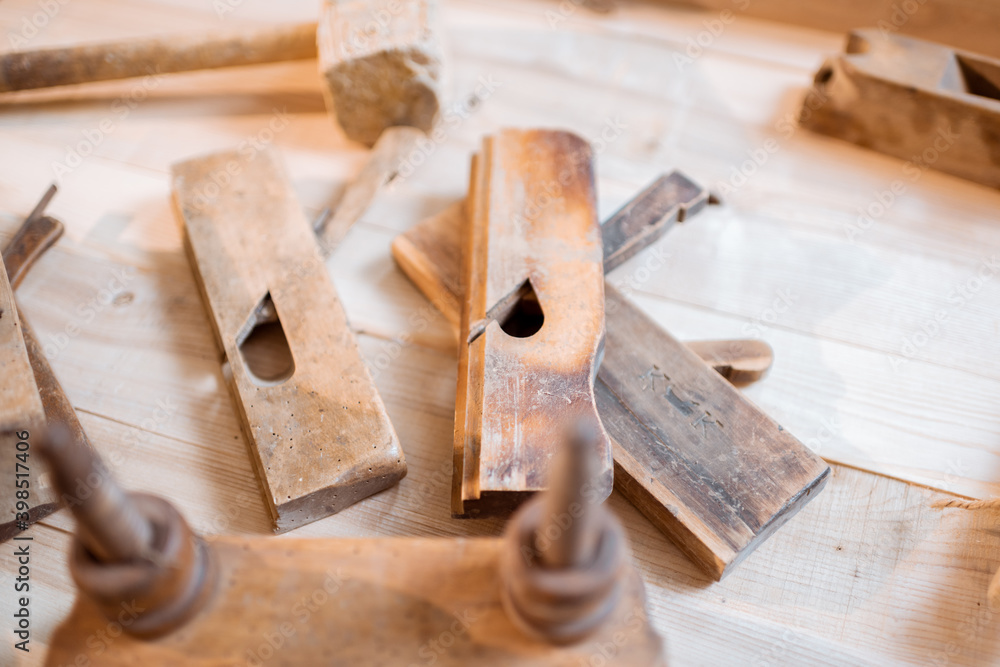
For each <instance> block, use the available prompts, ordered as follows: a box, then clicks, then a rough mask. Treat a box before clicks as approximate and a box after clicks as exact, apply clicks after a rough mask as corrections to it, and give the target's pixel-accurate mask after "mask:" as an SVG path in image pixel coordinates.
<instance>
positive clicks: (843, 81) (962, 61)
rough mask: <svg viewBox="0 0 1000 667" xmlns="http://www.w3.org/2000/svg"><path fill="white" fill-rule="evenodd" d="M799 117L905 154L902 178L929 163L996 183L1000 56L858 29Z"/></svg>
mask: <svg viewBox="0 0 1000 667" xmlns="http://www.w3.org/2000/svg"><path fill="white" fill-rule="evenodd" d="M799 120H800V123H801V124H802V125H803V126H804V127H807V128H809V129H811V130H813V131H815V132H821V133H823V134H828V135H830V136H833V137H837V138H839V139H844V140H846V141H850V142H853V143H855V144H858V145H860V146H864V147H865V148H872V149H874V150H877V151H879V152H882V153H886V154H888V155H892V156H894V157H898V158H900V159H903V160H907V164H906V166H904V168H903V176H904V177H905V178H906V180H915V179H916V178H919V177H920V174H921V173H922V172H923V171H924V170H925V169H927V168H931V167H933V168H934V169H937V170H939V171H943V172H946V173H949V174H954V175H955V176H960V177H962V178H967V179H969V180H970V181H975V182H977V183H982V184H983V185H988V186H990V187H993V188H996V187H1000V148H998V146H1000V141H998V138H1000V59H996V58H987V57H985V56H980V55H976V54H974V53H968V52H964V51H957V50H955V49H952V48H950V47H947V46H942V45H940V44H934V43H931V42H925V41H922V40H919V39H914V38H912V37H903V36H900V35H894V34H888V35H887V34H885V33H884V32H882V31H879V30H876V29H869V30H856V31H854V32H851V33H850V35H849V36H848V39H847V45H846V47H845V49H844V54H843V55H840V56H837V57H835V58H831V59H828V60H827V61H826V62H825V63H824V64H823V66H822V67H820V69H819V71H818V72H817V73H816V77H815V80H814V83H813V89H812V90H811V91H810V93H809V94H808V95H807V96H806V98H805V102H804V104H803V107H802V111H801V113H800V118H799ZM900 184H901V185H904V187H905V183H904V182H903V181H902V180H901V181H900ZM893 192H894V193H895V192H896V187H895V185H894V187H893ZM897 194H898V193H897Z"/></svg>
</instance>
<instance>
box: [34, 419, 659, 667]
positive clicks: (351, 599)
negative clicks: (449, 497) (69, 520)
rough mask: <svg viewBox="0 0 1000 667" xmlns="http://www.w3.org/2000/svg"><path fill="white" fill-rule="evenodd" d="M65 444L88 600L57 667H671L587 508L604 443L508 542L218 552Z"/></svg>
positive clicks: (77, 554)
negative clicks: (588, 486)
mask: <svg viewBox="0 0 1000 667" xmlns="http://www.w3.org/2000/svg"><path fill="white" fill-rule="evenodd" d="M59 438H60V434H59V432H58V431H56V432H55V433H53V437H52V438H50V439H49V440H48V441H47V442H46V444H45V446H44V447H43V448H42V453H43V454H44V455H45V456H46V458H47V460H48V464H49V466H50V467H51V469H52V471H53V479H54V480H55V482H56V484H57V486H58V487H59V488H60V490H61V491H62V493H63V495H64V497H67V498H73V499H77V500H78V502H74V503H73V504H72V509H73V513H74V515H75V516H76V518H77V523H78V529H77V534H76V536H75V538H74V541H73V546H72V551H71V554H70V573H71V574H72V575H73V579H74V581H76V583H77V586H78V587H79V589H80V593H79V595H78V597H77V600H76V603H75V605H74V607H73V610H72V612H71V613H70V615H69V617H68V618H66V620H65V621H64V622H63V623H62V625H61V626H60V627H59V628H58V629H57V630H56V631H55V633H54V634H53V636H52V639H51V641H50V648H49V654H48V656H47V660H46V664H48V665H52V666H53V667H54V666H57V665H70V664H85V663H84V662H82V661H86V664H101V665H104V666H110V667H114V666H119V665H121V666H124V665H161V666H164V667H169V666H171V665H176V666H180V665H185V666H194V667H198V666H203V667H209V666H212V667H215V666H217V665H232V664H248V665H263V664H275V665H277V664H281V665H316V664H343V665H362V664H363V665H372V666H378V665H385V666H389V665H411V664H436V665H469V664H476V665H491V666H494V665H495V666H500V665H535V666H539V667H540V666H548V665H561V666H565V667H570V666H575V665H581V664H601V665H620V666H623V667H640V666H641V667H647V666H654V665H662V664H664V649H663V642H662V640H661V639H660V637H658V636H657V635H656V633H655V631H654V630H653V628H652V626H651V625H650V623H649V621H648V618H647V614H646V604H645V595H644V593H643V585H642V580H641V578H640V577H639V575H638V573H637V572H636V571H635V569H634V567H633V566H632V564H631V559H630V558H629V557H628V552H627V547H626V545H625V541H624V535H623V531H622V529H621V526H620V525H619V524H618V522H617V521H616V520H615V519H614V517H613V516H612V515H610V514H609V513H607V512H606V511H604V510H603V508H602V507H600V506H597V505H593V504H591V503H590V502H586V500H585V494H584V492H583V491H582V489H583V488H584V486H585V483H586V481H587V477H588V475H589V474H590V471H589V468H590V466H589V465H588V464H587V457H586V456H584V455H583V454H585V453H592V452H593V446H592V443H590V442H586V441H584V442H581V443H577V444H576V446H573V445H572V444H571V445H570V446H568V447H566V450H567V452H569V453H573V454H576V456H573V457H568V459H564V460H563V464H564V466H563V469H562V471H561V473H560V471H557V473H556V475H555V478H556V481H555V485H554V486H555V488H556V489H557V491H556V492H555V493H554V494H552V495H551V496H549V497H547V498H546V497H544V496H540V497H538V498H536V499H535V500H536V502H535V503H534V504H532V505H529V506H527V507H525V508H524V510H523V512H522V513H520V514H518V515H517V516H516V517H515V518H514V520H513V521H512V522H511V524H510V526H509V527H508V531H507V534H506V536H505V537H504V538H479V539H430V538H423V539H414V538H385V539H338V540H315V539H314V540H305V539H287V540H273V539H267V538H253V537H250V538H248V537H215V538H209V539H207V540H202V539H201V538H199V537H198V536H197V535H195V534H193V533H192V532H191V530H190V529H189V528H188V526H187V524H186V522H185V521H184V519H183V518H182V517H181V515H180V514H178V513H177V511H176V510H175V509H174V508H173V507H172V506H171V505H170V504H169V503H168V502H166V501H165V500H163V499H161V498H157V497H155V496H149V495H145V494H126V493H124V492H123V491H122V490H121V489H120V488H119V487H118V486H117V484H116V483H115V481H114V479H112V478H111V477H110V475H108V474H107V471H106V470H105V469H104V467H103V466H102V465H101V464H100V462H99V461H98V460H97V458H96V456H95V455H94V454H93V453H92V452H91V451H90V450H87V449H84V448H76V447H74V446H73V445H72V444H71V443H69V442H66V441H61V440H60V439H59ZM80 480H92V484H91V485H90V486H89V487H88V489H87V494H86V496H85V497H84V496H82V495H81V496H79V497H77V496H76V495H75V494H76V492H75V491H74V489H76V488H77V485H78V484H79V481H80ZM553 528H555V529H556V530H554V529H553ZM234 619H238V622H234Z"/></svg>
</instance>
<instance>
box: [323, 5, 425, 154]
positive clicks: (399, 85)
mask: <svg viewBox="0 0 1000 667" xmlns="http://www.w3.org/2000/svg"><path fill="white" fill-rule="evenodd" d="M437 11H438V10H437V0H418V1H414V0H410V1H407V2H399V1H398V0H389V1H385V0H383V1H382V2H378V1H376V2H371V1H369V0H325V2H324V4H323V14H322V17H321V19H320V22H319V29H318V31H317V33H316V38H317V41H318V44H319V62H320V72H321V73H322V74H323V77H324V79H325V80H326V87H325V88H324V89H323V92H324V94H325V95H326V96H327V102H328V106H329V108H330V109H331V110H332V111H333V113H334V115H335V116H336V118H337V122H338V123H339V124H340V127H341V128H343V130H344V133H345V134H347V136H349V137H350V138H352V139H354V140H355V141H360V142H361V143H364V144H367V145H369V146H370V145H372V144H374V143H375V141H376V140H377V139H378V137H379V135H380V134H381V133H382V131H383V130H385V129H386V128H387V127H392V126H394V125H412V126H414V127H418V128H420V129H421V130H423V131H425V132H429V131H430V130H431V128H432V127H433V126H434V120H435V119H436V118H437V116H438V112H439V111H440V106H441V101H440V100H441V97H442V90H441V86H442V78H443V71H442V70H443V64H444V54H443V52H442V50H441V44H440V34H439V33H440V28H439V19H438V16H437Z"/></svg>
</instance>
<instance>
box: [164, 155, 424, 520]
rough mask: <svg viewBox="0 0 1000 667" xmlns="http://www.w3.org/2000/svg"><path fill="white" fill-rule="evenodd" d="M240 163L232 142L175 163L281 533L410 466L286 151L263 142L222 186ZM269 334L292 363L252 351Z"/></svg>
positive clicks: (211, 305)
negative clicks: (284, 159) (280, 153)
mask: <svg viewBox="0 0 1000 667" xmlns="http://www.w3.org/2000/svg"><path fill="white" fill-rule="evenodd" d="M234 162H235V163H236V164H241V163H240V158H239V156H238V155H237V153H235V152H224V153H217V154H214V155H211V156H208V157H205V158H200V159H195V160H190V161H188V162H183V163H180V164H177V165H175V166H174V168H173V178H174V200H175V203H176V206H177V210H178V214H179V216H180V217H181V219H182V220H183V223H184V231H185V241H186V247H187V248H188V252H189V254H190V256H191V263H192V266H193V267H194V269H195V276H196V278H197V281H198V284H199V285H200V287H201V289H202V292H203V296H204V299H205V303H206V306H207V307H208V310H209V315H210V320H211V322H212V325H213V328H214V330H215V333H216V338H217V340H218V342H219V346H220V348H221V349H222V350H223V352H224V354H225V360H226V362H227V369H226V373H227V376H228V379H229V381H230V385H231V387H232V389H233V394H234V398H235V399H236V403H237V406H238V408H239V411H240V414H241V416H242V418H243V423H244V426H245V428H246V434H247V438H248V443H249V445H250V458H251V460H252V461H253V464H254V467H255V468H256V470H257V474H258V477H259V479H260V481H261V484H262V487H263V490H264V495H265V497H266V499H267V503H268V506H269V507H270V509H271V514H272V518H273V519H274V523H275V530H276V531H278V532H283V531H287V530H290V529H292V528H296V527H298V526H301V525H303V524H305V523H308V522H310V521H315V520H317V519H320V518H323V517H325V516H329V515H330V514H333V513H335V512H339V511H340V510H342V509H343V508H345V507H347V506H349V505H351V504H353V503H355V502H357V501H359V500H361V499H363V498H366V497H368V496H370V495H372V494H373V493H377V492H378V491H382V490H383V489H386V488H388V487H390V486H393V485H394V484H396V482H398V481H399V480H400V479H401V478H402V477H403V476H404V475H405V474H406V465H405V463H404V462H403V452H402V449H401V448H400V445H399V439H398V438H397V436H396V433H395V431H394V430H393V428H392V425H391V424H390V422H389V418H388V415H387V414H386V412H385V406H384V405H383V403H382V400H381V398H380V397H379V395H378V391H377V389H376V388H375V384H374V382H373V380H372V377H371V375H370V373H369V372H368V369H367V368H366V366H365V364H364V362H363V360H362V358H361V354H360V352H359V351H358V349H357V343H356V342H355V339H354V335H353V333H352V332H351V330H350V327H349V326H348V324H347V319H346V316H345V315H344V310H343V307H342V306H341V304H340V301H339V299H338V298H337V294H336V291H335V290H334V288H333V285H332V284H331V283H330V280H329V276H328V275H327V272H326V267H325V266H324V264H323V260H322V258H321V256H320V252H319V249H318V247H317V244H316V240H315V238H314V237H313V234H312V230H311V229H310V227H309V223H308V222H307V221H306V219H305V217H304V216H303V214H302V211H301V209H300V208H299V205H298V203H297V201H296V199H295V195H294V192H293V190H292V188H291V185H290V184H289V182H288V179H287V176H286V175H285V172H284V169H283V167H282V166H281V164H280V163H279V161H278V158H277V157H276V155H275V154H274V153H273V152H271V151H264V152H261V153H259V154H258V155H257V156H256V158H255V159H254V160H252V161H250V162H246V163H242V168H241V170H240V171H239V172H238V173H237V174H236V175H234V176H232V178H231V180H230V181H229V182H228V183H227V184H225V185H224V186H221V187H220V186H219V185H218V184H217V183H216V180H215V176H217V175H218V174H220V173H228V172H227V171H226V170H227V167H228V166H229V165H231V164H232V163H234ZM272 320H276V321H272ZM269 334H270V335H271V336H272V337H273V338H274V339H276V342H277V346H276V349H277V350H279V351H283V352H284V355H283V356H281V355H278V356H275V355H272V356H271V361H275V360H276V359H277V360H278V361H283V362H284V363H283V364H282V363H278V364H275V365H270V366H268V365H264V364H260V363H259V359H255V358H254V355H253V354H252V350H253V347H254V346H255V341H260V340H265V341H266V339H267V337H268V335H269Z"/></svg>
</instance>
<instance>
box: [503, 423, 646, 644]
mask: <svg viewBox="0 0 1000 667" xmlns="http://www.w3.org/2000/svg"><path fill="white" fill-rule="evenodd" d="M596 438H597V434H596V433H595V432H594V431H593V429H592V428H590V429H588V428H579V429H578V430H577V431H576V432H574V433H573V434H572V436H571V437H570V438H569V440H568V442H567V444H566V447H565V448H564V449H563V451H561V452H560V453H559V455H558V456H557V458H556V468H555V470H554V474H553V476H552V485H551V487H550V489H549V490H548V491H546V492H544V493H542V494H539V495H538V496H536V497H535V498H533V499H532V500H531V501H529V502H528V503H527V504H526V505H524V507H522V508H521V510H520V511H519V512H518V513H517V514H516V515H515V516H514V517H513V518H512V519H511V523H510V525H509V526H508V528H507V533H506V537H505V549H504V551H503V553H502V554H501V560H500V578H501V582H502V584H501V585H502V586H503V590H502V593H501V595H502V600H503V605H504V608H505V609H506V611H507V614H508V616H509V617H510V619H511V620H512V621H513V622H514V623H515V624H516V625H518V626H519V627H520V628H521V629H522V630H524V631H526V632H527V633H528V634H530V635H533V636H535V637H538V638H541V639H544V640H546V641H549V642H551V643H553V644H560V645H567V644H573V643H576V642H579V641H581V640H582V639H584V638H586V637H587V636H588V635H590V634H592V633H593V632H594V631H596V630H597V629H598V628H600V627H601V625H602V624H603V623H604V622H605V621H606V620H607V619H608V617H609V616H610V614H611V612H612V611H613V610H614V608H615V606H616V605H617V604H618V601H619V600H620V598H621V595H622V584H623V582H624V573H625V570H626V563H627V558H626V548H625V535H624V532H623V531H622V528H621V524H619V523H618V520H617V519H615V517H614V516H613V515H612V514H611V513H610V512H608V511H607V510H606V509H605V508H604V507H603V506H602V505H600V504H598V503H599V502H600V501H601V500H602V499H603V496H602V495H601V494H600V493H599V491H598V486H599V484H598V480H597V478H598V467H597V465H596V462H595V461H594V442H595V440H596Z"/></svg>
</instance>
